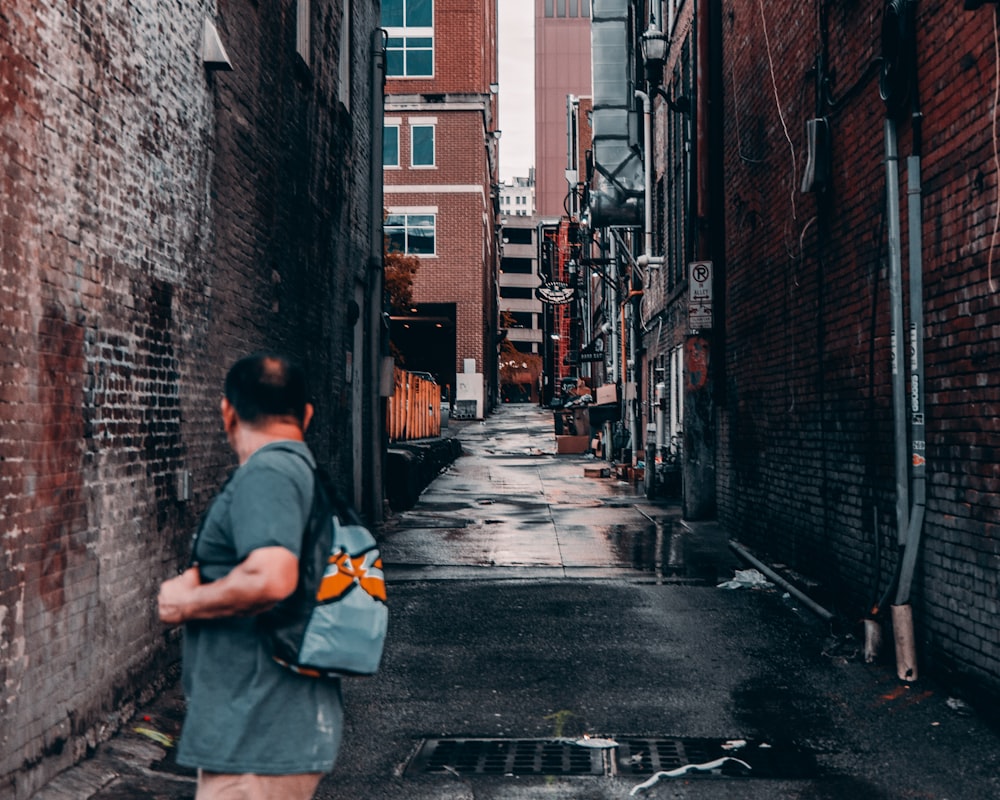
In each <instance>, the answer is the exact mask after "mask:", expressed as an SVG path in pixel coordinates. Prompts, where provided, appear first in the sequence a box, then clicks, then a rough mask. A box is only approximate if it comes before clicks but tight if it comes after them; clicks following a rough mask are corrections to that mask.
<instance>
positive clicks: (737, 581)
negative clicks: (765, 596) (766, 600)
mask: <svg viewBox="0 0 1000 800" xmlns="http://www.w3.org/2000/svg"><path fill="white" fill-rule="evenodd" d="M771 586H774V584H773V583H771V582H770V581H769V580H768V579H767V577H766V576H765V575H764V573H763V572H761V571H760V570H756V569H738V570H736V571H735V573H734V575H733V579H732V580H728V581H724V582H723V583H720V584H719V585H718V586H717V587H716V588H718V589H758V588H759V589H766V588H768V587H771Z"/></svg>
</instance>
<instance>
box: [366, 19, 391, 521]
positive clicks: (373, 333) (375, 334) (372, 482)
mask: <svg viewBox="0 0 1000 800" xmlns="http://www.w3.org/2000/svg"><path fill="white" fill-rule="evenodd" d="M386 36H387V34H386V32H385V31H384V30H383V29H381V28H376V29H375V30H374V31H372V36H371V53H370V58H371V75H370V78H371V96H370V99H369V102H370V105H371V108H370V109H369V114H370V129H371V137H372V147H371V153H370V163H369V169H370V173H369V182H370V184H371V206H370V208H369V215H370V217H369V226H370V235H369V244H368V247H369V256H368V275H369V277H368V292H369V294H368V303H367V304H368V315H367V322H368V337H367V338H368V345H367V350H368V370H367V372H368V376H367V379H368V382H369V383H368V386H369V388H368V392H369V397H370V398H371V401H370V403H369V409H370V410H369V411H367V412H366V413H372V414H375V415H376V416H377V418H376V419H374V420H372V423H371V425H372V428H371V429H372V430H374V431H375V432H376V435H374V436H366V437H363V438H365V439H368V440H369V442H370V444H369V447H370V449H371V453H370V458H369V464H370V467H369V469H368V473H367V481H366V484H367V486H368V489H367V492H366V495H367V496H366V497H365V498H364V502H365V506H367V510H368V517H369V519H371V520H372V522H373V523H375V524H377V523H380V522H382V521H383V516H384V510H383V499H384V494H385V492H384V481H383V468H384V464H385V459H384V454H385V452H386V450H387V449H388V432H387V431H386V426H385V413H386V400H385V398H386V397H387V396H388V394H389V392H390V391H391V389H390V388H389V387H388V386H382V377H383V376H382V373H383V370H382V363H383V359H384V358H387V357H388V356H389V337H388V335H387V332H386V329H385V324H384V320H385V319H387V318H388V317H387V316H386V314H385V308H384V305H385V297H384V294H385V292H384V286H385V273H384V269H385V261H384V256H383V251H384V249H385V242H384V229H383V219H382V214H383V209H384V189H383V174H382V159H381V158H379V157H377V155H376V154H377V153H379V152H381V145H380V143H381V140H382V128H383V126H384V117H385V74H386V70H385V46H386ZM376 143H379V145H378V146H376Z"/></svg>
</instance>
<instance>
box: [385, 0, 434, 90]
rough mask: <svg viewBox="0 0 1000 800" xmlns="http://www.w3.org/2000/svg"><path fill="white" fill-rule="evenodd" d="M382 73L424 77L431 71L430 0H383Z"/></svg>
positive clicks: (432, 63) (432, 34)
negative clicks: (383, 45)
mask: <svg viewBox="0 0 1000 800" xmlns="http://www.w3.org/2000/svg"><path fill="white" fill-rule="evenodd" d="M382 27H383V28H385V29H386V33H387V34H388V41H387V43H386V53H385V57H386V74H387V75H389V76H392V77H406V78H414V77H425V76H431V75H433V74H434V0H384V2H383V3H382Z"/></svg>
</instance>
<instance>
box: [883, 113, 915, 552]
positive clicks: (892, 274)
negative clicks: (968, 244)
mask: <svg viewBox="0 0 1000 800" xmlns="http://www.w3.org/2000/svg"><path fill="white" fill-rule="evenodd" d="M885 171H886V176H885V184H886V202H887V204H888V209H887V212H888V213H887V216H888V218H889V304H890V317H891V326H892V332H891V334H892V341H891V351H892V423H893V424H892V432H893V452H894V454H895V462H896V531H897V535H898V540H899V545H900V547H905V546H906V536H907V531H908V529H909V512H910V487H909V471H908V469H907V463H906V456H907V452H906V451H907V439H906V387H905V376H904V375H903V372H904V370H903V368H902V364H901V361H902V359H901V357H900V352H899V350H900V347H901V346H902V343H903V265H902V259H901V257H900V238H901V237H900V232H899V155H898V153H897V149H896V122H895V120H893V119H892V117H891V116H889V117H886V120H885Z"/></svg>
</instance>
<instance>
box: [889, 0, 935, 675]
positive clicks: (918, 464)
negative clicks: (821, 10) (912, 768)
mask: <svg viewBox="0 0 1000 800" xmlns="http://www.w3.org/2000/svg"><path fill="white" fill-rule="evenodd" d="M915 6H916V3H915V2H911V13H915ZM912 119H913V123H912V133H913V153H912V154H911V155H910V156H909V157H908V158H907V159H906V177H907V193H906V194H907V212H908V217H907V222H908V225H907V230H908V233H909V236H910V252H909V266H910V462H911V463H910V467H911V470H912V471H911V476H912V480H913V505H912V507H911V509H910V519H909V525H908V527H907V536H906V545H905V548H904V550H903V558H902V563H901V564H900V568H899V583H898V585H897V588H896V602H895V604H894V605H893V607H892V619H893V628H894V630H898V631H899V634H898V635H897V638H896V673H897V675H898V677H899V678H900V680H911V681H912V680H916V679H917V659H916V648H915V645H914V642H913V611H912V607H911V606H910V587H911V585H912V583H913V572H914V569H915V568H916V564H917V553H918V551H919V550H920V538H921V533H922V529H923V523H924V509H925V507H926V505H927V457H926V439H925V437H926V433H925V431H926V421H925V414H924V311H923V293H924V279H923V230H922V226H923V220H922V208H921V191H922V190H921V185H920V155H921V150H922V145H923V141H922V134H923V126H922V124H921V121H922V117H921V113H920V104H919V101H918V99H917V89H916V78H915V76H914V86H913V111H912Z"/></svg>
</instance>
